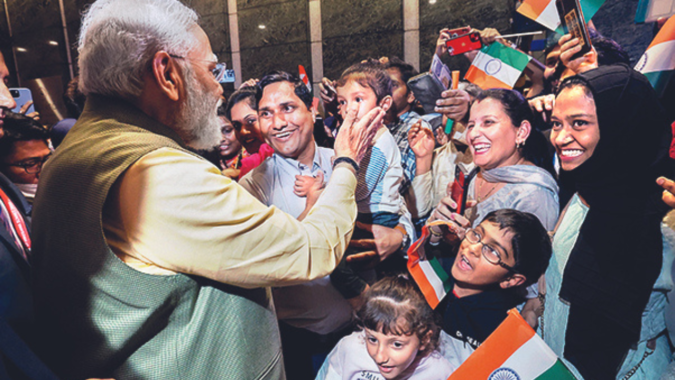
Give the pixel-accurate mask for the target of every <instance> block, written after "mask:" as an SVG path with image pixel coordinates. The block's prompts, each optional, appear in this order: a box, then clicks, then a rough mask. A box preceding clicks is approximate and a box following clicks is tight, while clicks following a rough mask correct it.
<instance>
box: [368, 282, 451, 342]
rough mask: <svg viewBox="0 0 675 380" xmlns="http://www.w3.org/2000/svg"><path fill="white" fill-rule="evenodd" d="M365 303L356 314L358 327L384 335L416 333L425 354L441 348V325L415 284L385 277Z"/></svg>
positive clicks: (371, 291)
mask: <svg viewBox="0 0 675 380" xmlns="http://www.w3.org/2000/svg"><path fill="white" fill-rule="evenodd" d="M365 298H366V302H365V303H364V304H363V306H361V308H360V309H359V310H358V311H357V312H356V323H357V325H358V326H359V328H361V329H364V328H367V329H369V330H373V331H378V332H381V333H382V334H390V333H391V334H394V335H411V334H413V333H414V334H416V335H417V337H418V338H419V340H420V342H421V344H422V345H424V346H425V347H424V350H423V351H420V354H421V355H426V354H428V353H430V352H432V351H434V350H435V349H437V348H438V340H439V336H440V332H441V329H440V327H439V326H440V324H439V323H438V315H437V314H436V313H434V311H433V310H432V309H431V307H430V306H429V304H427V301H426V300H425V299H424V296H423V295H422V292H420V290H419V289H418V288H417V285H416V284H415V282H414V281H413V280H411V279H408V278H406V277H404V276H402V275H399V276H396V277H385V278H383V279H382V280H380V281H378V282H376V283H375V284H374V285H373V286H372V287H370V289H368V290H367V291H366V294H365Z"/></svg>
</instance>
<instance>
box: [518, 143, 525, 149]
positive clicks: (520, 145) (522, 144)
mask: <svg viewBox="0 0 675 380" xmlns="http://www.w3.org/2000/svg"><path fill="white" fill-rule="evenodd" d="M523 146H525V142H523V141H516V149H520V148H522V147H523Z"/></svg>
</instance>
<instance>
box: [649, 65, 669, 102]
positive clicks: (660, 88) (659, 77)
mask: <svg viewBox="0 0 675 380" xmlns="http://www.w3.org/2000/svg"><path fill="white" fill-rule="evenodd" d="M673 73H675V70H664V71H652V72H651V73H645V74H644V76H646V77H647V79H649V83H651V84H652V87H654V90H655V91H656V93H657V94H658V95H659V96H661V95H663V92H664V91H665V90H666V87H667V86H668V83H669V82H670V79H671V78H672V77H673Z"/></svg>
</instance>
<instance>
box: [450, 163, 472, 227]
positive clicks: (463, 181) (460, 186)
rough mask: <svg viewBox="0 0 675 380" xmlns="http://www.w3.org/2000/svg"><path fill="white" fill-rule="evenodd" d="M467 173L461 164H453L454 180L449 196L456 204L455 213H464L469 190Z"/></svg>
mask: <svg viewBox="0 0 675 380" xmlns="http://www.w3.org/2000/svg"><path fill="white" fill-rule="evenodd" d="M469 182H471V181H470V178H469V173H468V172H467V171H466V168H465V167H464V166H463V165H456V166H455V181H454V182H453V183H452V186H451V187H450V197H451V198H452V200H453V201H455V203H456V204H457V209H456V210H455V212H456V213H458V214H460V215H464V211H465V210H466V198H468V192H469V191H468V190H469Z"/></svg>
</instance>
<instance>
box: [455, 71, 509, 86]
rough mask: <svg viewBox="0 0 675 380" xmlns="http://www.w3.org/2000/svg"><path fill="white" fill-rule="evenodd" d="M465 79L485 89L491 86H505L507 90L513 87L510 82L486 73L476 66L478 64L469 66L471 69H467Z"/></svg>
mask: <svg viewBox="0 0 675 380" xmlns="http://www.w3.org/2000/svg"><path fill="white" fill-rule="evenodd" d="M464 79H466V80H468V81H469V82H471V83H473V84H475V85H476V86H478V87H480V88H482V89H483V90H487V89H489V88H505V89H507V90H511V89H512V87H511V86H509V85H508V84H506V83H504V82H502V81H500V80H499V79H497V78H495V77H493V76H491V75H488V74H486V73H484V72H483V71H481V70H480V69H478V68H476V66H470V67H469V70H467V71H466V74H465V75H464Z"/></svg>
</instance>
